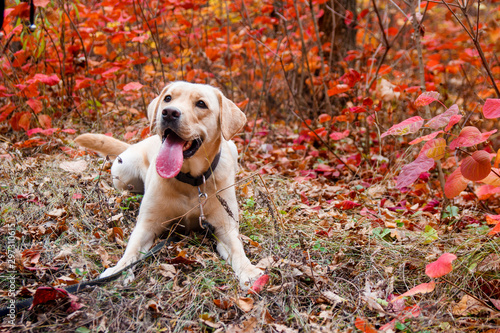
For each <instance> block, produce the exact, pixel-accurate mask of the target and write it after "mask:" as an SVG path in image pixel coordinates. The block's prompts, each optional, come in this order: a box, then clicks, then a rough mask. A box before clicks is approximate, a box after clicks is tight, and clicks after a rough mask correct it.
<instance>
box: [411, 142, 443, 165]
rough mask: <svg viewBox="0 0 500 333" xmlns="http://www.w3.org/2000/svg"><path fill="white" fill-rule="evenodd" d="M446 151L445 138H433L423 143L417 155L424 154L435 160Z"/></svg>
mask: <svg viewBox="0 0 500 333" xmlns="http://www.w3.org/2000/svg"><path fill="white" fill-rule="evenodd" d="M445 151H446V140H445V139H443V138H437V139H433V140H431V141H428V142H426V143H425V145H424V146H423V147H422V149H421V150H420V153H419V154H418V156H421V155H423V154H425V156H427V157H430V158H432V159H434V160H435V161H437V160H439V159H441V158H442V157H443V156H444V153H445Z"/></svg>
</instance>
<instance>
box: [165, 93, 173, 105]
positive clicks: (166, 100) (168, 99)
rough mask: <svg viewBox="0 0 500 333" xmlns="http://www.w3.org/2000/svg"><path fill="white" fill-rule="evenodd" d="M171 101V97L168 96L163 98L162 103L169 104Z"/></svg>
mask: <svg viewBox="0 0 500 333" xmlns="http://www.w3.org/2000/svg"><path fill="white" fill-rule="evenodd" d="M171 100H172V96H170V95H167V96H165V99H164V101H165V102H166V103H168V102H170V101H171Z"/></svg>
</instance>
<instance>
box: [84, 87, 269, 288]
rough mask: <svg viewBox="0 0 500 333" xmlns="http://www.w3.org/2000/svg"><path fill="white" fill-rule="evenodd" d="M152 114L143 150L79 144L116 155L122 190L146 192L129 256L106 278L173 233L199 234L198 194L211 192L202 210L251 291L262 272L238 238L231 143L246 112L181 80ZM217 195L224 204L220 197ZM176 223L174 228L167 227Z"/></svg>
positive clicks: (98, 142) (95, 138)
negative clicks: (164, 236) (156, 240)
mask: <svg viewBox="0 0 500 333" xmlns="http://www.w3.org/2000/svg"><path fill="white" fill-rule="evenodd" d="M147 114H148V119H149V121H150V126H151V133H152V134H154V135H152V136H151V137H148V138H146V139H145V140H143V141H141V142H139V143H137V144H133V145H129V144H127V143H125V142H122V141H119V140H117V139H114V138H112V137H109V136H106V135H102V134H90V133H87V134H83V135H80V136H78V137H77V138H76V139H75V141H76V142H77V144H78V145H80V146H82V147H85V148H88V149H91V150H94V151H97V152H98V153H100V154H102V155H104V156H106V155H107V156H109V157H110V158H113V157H115V158H114V161H113V164H112V167H111V174H112V175H113V185H114V186H115V187H116V188H117V189H119V190H130V191H132V192H140V193H144V197H143V199H142V203H141V206H140V209H139V215H138V218H137V224H136V226H135V228H134V230H133V231H132V234H131V236H130V239H129V241H128V244H127V247H126V249H125V253H124V255H123V257H122V258H121V259H120V260H119V261H118V263H117V264H116V266H114V267H111V268H108V269H106V270H105V271H104V272H103V273H102V274H101V277H107V276H109V275H112V274H113V273H115V272H117V271H119V270H120V269H122V268H124V267H126V266H127V265H128V264H130V263H132V262H134V261H136V260H138V259H140V258H141V257H142V256H143V254H144V253H146V252H147V251H148V250H149V248H150V247H151V246H152V245H153V243H154V241H155V239H156V238H157V237H158V236H160V235H161V234H163V233H164V232H165V231H166V230H168V229H171V228H173V227H175V230H176V231H178V230H181V229H182V231H183V233H189V232H190V231H192V230H197V229H200V227H201V226H200V214H201V212H200V208H199V207H200V201H199V200H200V193H206V194H207V198H206V201H205V203H204V205H203V206H202V209H203V213H204V215H205V217H206V220H207V221H209V223H210V224H211V225H212V227H213V229H214V234H215V238H216V239H217V251H218V253H219V254H220V256H221V257H222V258H223V259H224V260H226V261H227V262H228V263H229V264H230V265H231V266H232V268H233V270H234V272H235V274H236V276H237V277H238V279H239V281H240V285H241V286H242V287H243V288H248V286H249V285H250V284H251V283H252V282H253V281H255V280H256V279H257V278H258V277H259V276H260V275H262V273H263V272H262V271H261V270H260V269H258V268H257V267H255V266H254V265H252V264H251V263H250V260H249V259H248V258H247V256H246V255H245V252H244V249H243V244H242V243H241V241H240V239H239V238H238V235H239V231H238V230H239V222H238V203H237V200H236V193H235V189H234V186H233V185H234V180H235V174H236V171H237V168H238V164H237V158H238V151H237V149H236V146H235V144H234V142H233V141H231V140H230V139H231V138H232V137H233V136H234V135H236V134H237V133H238V132H239V131H240V130H241V129H242V127H243V126H244V125H245V123H246V116H245V114H244V113H243V112H242V111H241V110H240V109H239V108H238V107H237V106H236V105H235V104H234V103H233V102H232V101H231V100H229V99H228V98H226V97H225V96H224V95H223V94H222V93H221V91H220V90H219V89H217V88H214V87H212V86H209V85H203V84H193V83H187V82H183V81H176V82H173V83H170V84H168V85H167V86H166V87H165V88H164V89H163V90H162V91H161V93H160V94H159V96H158V97H156V98H155V99H154V100H153V101H152V102H151V103H150V104H149V106H148V108H147ZM219 190H221V191H220V192H219V193H218V195H219V196H220V197H221V198H222V200H218V199H217V198H216V196H215V195H214V194H215V193H216V192H217V191H219ZM199 191H200V192H199ZM221 202H225V203H227V205H226V206H227V207H223V205H222V203H221ZM193 208H194V209H193ZM172 220H175V226H174V223H173V222H166V221H172Z"/></svg>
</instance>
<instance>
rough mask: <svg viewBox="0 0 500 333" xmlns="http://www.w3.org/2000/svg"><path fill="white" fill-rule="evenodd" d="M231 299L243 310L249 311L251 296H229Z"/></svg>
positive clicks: (251, 305) (251, 307) (252, 301)
mask: <svg viewBox="0 0 500 333" xmlns="http://www.w3.org/2000/svg"><path fill="white" fill-rule="evenodd" d="M231 301H233V303H234V304H236V305H237V306H238V307H239V308H240V309H241V311H243V312H250V310H252V309H253V304H254V300H253V298H250V297H239V298H237V299H236V298H233V297H231Z"/></svg>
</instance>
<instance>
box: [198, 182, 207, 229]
mask: <svg viewBox="0 0 500 333" xmlns="http://www.w3.org/2000/svg"><path fill="white" fill-rule="evenodd" d="M203 184H205V176H203ZM207 198H208V195H207V194H206V193H205V192H202V191H201V189H200V187H199V186H198V204H199V206H200V218H199V223H200V228H201V229H205V227H204V226H203V223H206V222H207V219H206V218H205V214H204V213H203V205H204V204H205V202H206V201H207Z"/></svg>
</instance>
